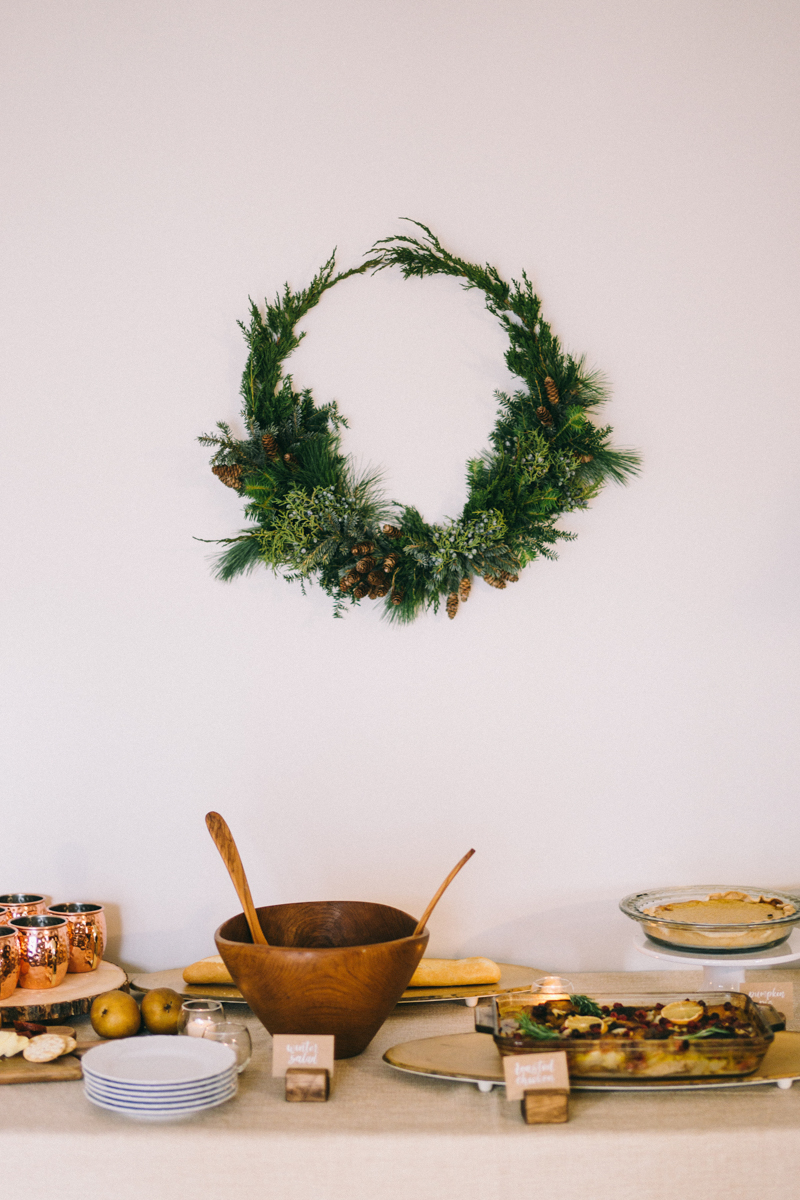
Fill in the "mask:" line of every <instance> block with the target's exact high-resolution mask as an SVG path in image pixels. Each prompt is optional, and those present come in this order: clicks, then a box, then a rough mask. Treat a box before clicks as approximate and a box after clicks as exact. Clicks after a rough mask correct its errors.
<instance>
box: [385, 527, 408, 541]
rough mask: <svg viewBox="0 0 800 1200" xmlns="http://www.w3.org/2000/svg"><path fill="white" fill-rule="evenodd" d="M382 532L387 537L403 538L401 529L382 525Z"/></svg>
mask: <svg viewBox="0 0 800 1200" xmlns="http://www.w3.org/2000/svg"><path fill="white" fill-rule="evenodd" d="M383 532H384V533H385V534H386V536H387V537H390V538H399V537H402V536H403V531H402V529H398V528H397V526H396V525H384V527H383Z"/></svg>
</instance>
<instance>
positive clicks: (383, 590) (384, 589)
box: [375, 583, 389, 596]
mask: <svg viewBox="0 0 800 1200" xmlns="http://www.w3.org/2000/svg"><path fill="white" fill-rule="evenodd" d="M375 590H376V591H377V593H378V595H379V596H388V595H389V584H388V583H382V584H381V586H380V587H379V588H376V589H375Z"/></svg>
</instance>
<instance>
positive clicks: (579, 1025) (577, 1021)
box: [564, 1013, 608, 1033]
mask: <svg viewBox="0 0 800 1200" xmlns="http://www.w3.org/2000/svg"><path fill="white" fill-rule="evenodd" d="M593 1025H596V1026H597V1027H598V1028H599V1030H600V1032H601V1033H605V1031H606V1029H608V1021H605V1020H603V1019H601V1018H600V1017H591V1016H590V1017H582V1016H579V1015H578V1014H577V1013H575V1014H574V1015H573V1016H571V1017H567V1019H566V1021H565V1022H564V1029H577V1030H578V1032H579V1033H588V1031H589V1030H590V1029H591V1028H592V1026H593Z"/></svg>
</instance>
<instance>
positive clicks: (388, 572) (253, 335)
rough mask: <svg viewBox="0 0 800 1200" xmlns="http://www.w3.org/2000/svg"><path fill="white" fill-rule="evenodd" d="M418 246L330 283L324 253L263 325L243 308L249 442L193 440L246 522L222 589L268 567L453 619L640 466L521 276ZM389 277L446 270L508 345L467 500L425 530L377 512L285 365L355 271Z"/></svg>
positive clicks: (434, 243) (382, 256)
mask: <svg viewBox="0 0 800 1200" xmlns="http://www.w3.org/2000/svg"><path fill="white" fill-rule="evenodd" d="M412 224H414V225H416V226H417V228H418V229H419V230H421V232H422V235H423V236H421V237H410V236H402V235H396V236H393V237H388V238H382V239H381V240H380V241H378V242H376V243H375V245H374V246H373V247H372V250H371V251H370V252H369V255H370V257H369V258H368V259H367V261H365V262H364V263H362V264H361V266H357V267H353V268H351V269H350V270H349V271H342V272H340V273H336V269H335V267H336V259H335V252H334V254H332V255H331V257H330V258H329V259H328V261H327V262H326V263H325V264H324V266H323V267H322V268H321V269H320V271H319V272H318V273H317V274H316V275H315V276H314V278H313V279H312V281H311V283H310V284H309V286H308V287H307V288H305V289H303V290H302V291H297V292H295V291H293V290H292V289H291V288H290V287H289V284H288V283H287V284H286V285H285V287H284V289H283V293H282V294H281V293H279V294H278V295H277V296H276V298H275V301H274V302H273V303H272V304H270V303H268V302H265V306H264V311H263V314H262V312H261V310H260V309H259V308H258V307H257V306H256V305H255V304H254V303H253V301H252V300H251V301H250V323H249V325H245V324H243V323H242V322H241V321H240V322H239V326H240V328H241V330H242V332H243V333H244V336H245V338H246V340H247V345H248V348H249V354H248V358H247V364H246V366H245V370H244V375H243V377H242V387H241V395H242V398H243V400H244V408H243V411H242V417H243V420H244V423H245V426H246V429H247V436H246V437H245V438H242V439H240V438H237V437H235V436H234V434H233V433H232V431H231V428H230V426H229V425H227V424H225V422H223V421H220V422H218V424H217V430H218V432H216V433H213V434H204V435H203V436H202V437H200V439H199V441H200V442H202V443H203V445H206V446H213V447H215V452H214V454H213V456H212V459H211V463H212V470H213V472H214V474H215V475H216V476H217V477H218V478H219V479H220V480H221V481H222V483H224V484H226V485H227V486H228V487H231V488H234V489H235V490H236V491H237V492H238V493H239V495H240V496H242V497H243V498H244V500H245V502H246V503H245V514H246V516H247V518H248V519H249V521H250V522H251V524H250V525H248V527H247V528H245V529H243V530H242V531H241V532H240V533H239V534H237V535H236V536H235V537H231V538H223V539H221V540H220V542H218V544H222V545H224V547H225V549H224V550H223V551H222V552H221V553H220V554H219V556H218V558H217V560H216V565H215V573H216V575H217V577H218V578H219V579H222V580H230V579H232V578H234V576H236V575H239V574H241V573H243V572H247V571H250V570H252V569H253V567H255V566H256V565H257V564H258V563H264V564H266V565H267V566H269V567H271V568H272V569H273V571H274V572H275V573H281V574H282V575H283V576H284V578H285V579H288V580H300V581H301V583H303V582H305V581H308V580H312V579H314V578H316V579H317V580H318V582H319V584H320V585H321V587H322V588H323V589H324V591H326V592H327V593H328V595H330V596H332V597H333V599H334V610H335V615H336V616H340V615H341V614H342V612H343V609H344V607H345V605H346V604H348V603H350V604H359V603H360V602H361V601H362V600H364V599H367V598H368V599H370V600H383V601H384V605H385V611H386V613H387V615H389V616H390V617H391V618H392V619H394V620H398V621H403V622H408V621H413V620H414V618H415V617H417V616H418V615H419V613H421V612H422V611H423V610H425V609H428V608H432V609H433V610H434V611H438V608H439V605H440V603H441V602H442V601H443V600H444V602H445V606H446V611H447V615H448V616H449V617H451V618H452V617H454V616H455V615H456V612H457V610H458V607H459V604H460V603H461V602H463V601H465V600H466V599H467V597H468V596H469V593H470V589H471V587H472V581H473V579H474V577H475V576H476V575H479V576H482V577H483V579H485V580H486V582H487V583H489V584H491V586H492V587H494V588H505V587H506V585H507V584H509V583H513V582H515V581H516V580H517V579H518V578H519V573H520V571H521V570H522V568H523V567H525V566H526V565H527V564H528V563H530V562H532V561H533V560H534V559H537V558H540V557H543V558H555V557H556V555H555V551H554V545H555V543H556V542H558V541H559V540H567V539H572V538H574V537H575V536H576V535H575V534H572V533H567V532H565V531H563V530H561V529H557V528H556V522H557V521H558V520H559V518H560V517H562V516H563V515H564V514H565V513H569V512H574V511H575V510H576V509H582V508H586V507H588V504H589V501H590V500H591V499H592V498H593V497H594V496H596V495H597V493H598V492H599V491H600V489H601V487H602V486H603V484H604V483H605V482H606V481H607V480H608V479H613V480H615V481H616V482H618V483H624V482H626V480H627V479H628V477H629V476H631V475H632V474H635V473H636V472H637V470H638V468H639V456H638V455H637V454H636V453H635V452H633V451H631V450H617V449H614V448H612V446H611V445H610V437H611V432H612V430H611V427H610V426H598V425H595V424H593V422H592V421H591V419H590V416H591V414H592V413H593V412H594V411H595V410H596V409H597V408H598V407H599V406H600V405H601V404H602V403H604V401H605V400H606V399H607V388H606V386H605V384H604V381H603V380H602V378H601V377H600V376H599V375H598V374H597V373H596V372H590V371H587V370H586V369H585V367H584V361H583V359H578V360H576V359H573V358H572V357H571V356H570V355H569V354H566V353H565V352H564V351H563V350H562V348H561V345H560V343H559V340H558V338H557V337H555V336H554V335H553V333H552V332H551V330H550V326H549V325H548V324H547V323H546V322H545V321H544V320H543V319H542V316H541V302H540V300H539V297H538V296H537V295H536V294H535V293H534V291H533V287H532V285H531V282H530V280H529V279H528V276H527V275H526V274H525V272H524V271H523V273H522V282H521V283H519V282H517V281H516V280H513V279H512V281H511V283H510V284H508V283H506V282H505V281H504V280H503V279H501V277H500V275H499V274H498V272H497V271H496V270H495V268H494V267H492V266H490V265H488V264H487V265H486V266H477V265H476V264H474V263H469V262H465V261H464V260H463V259H461V258H457V257H456V256H455V255H453V254H451V253H450V252H449V251H448V250H445V248H444V247H443V246H442V245H441V243H440V242H439V240H438V238H437V237H436V236H435V235H434V234H433V233H432V232H431V230H430V229H429V228H428V227H427V225H423V224H421V223H420V222H417V221H415V222H412ZM385 267H399V268H400V270H401V272H402V274H403V277H404V278H405V279H408V278H410V277H411V276H420V277H422V276H424V275H453V276H455V277H456V278H457V279H460V280H461V281H462V286H463V287H465V288H478V289H479V290H480V291H482V292H483V293H484V296H485V298H486V301H485V302H486V308H487V309H488V310H489V312H490V313H492V314H493V316H495V317H496V318H497V319H498V321H499V322H500V324H501V326H502V327H503V329H504V330H505V333H506V334H507V336H508V341H509V347H508V350H507V351H506V354H505V360H506V363H507V364H508V367H509V370H510V371H511V372H512V373H513V374H514V375H516V376H517V377H518V378H519V379H520V380H521V382H522V385H523V386H522V387H521V388H520V390H519V391H516V392H514V394H513V395H507V394H506V393H505V392H496V393H495V394H496V397H497V400H498V404H499V414H498V417H497V421H496V423H495V426H494V429H493V430H492V432H491V434H490V436H489V441H490V444H491V445H490V448H489V449H487V450H485V451H483V453H481V454H480V455H478V457H477V458H473V459H471V460H470V461H469V462H468V463H467V501H466V504H465V505H464V509H463V511H462V513H461V515H460V516H458V517H455V518H452V519H448V520H445V521H443V522H441V523H440V524H437V525H431V524H429V523H428V522H427V521H425V520H424V518H423V517H422V516H421V514H420V513H419V512H418V511H417V509H415V508H412V507H409V506H406V505H402V504H399V503H398V502H396V501H393V502H387V501H386V500H385V499H384V498H383V497H382V495H381V494H380V491H379V488H378V483H379V480H378V477H377V476H375V475H361V476H359V475H357V474H356V473H355V471H354V468H353V466H352V464H351V462H350V461H349V460H348V458H346V457H345V456H344V455H343V454H342V452H341V448H340V443H341V434H340V430H341V428H342V427H345V428H346V427H347V421H346V420H345V418H344V417H343V416H342V415H341V413H340V412H339V410H338V407H337V405H336V403H335V402H333V403H331V404H325V405H323V406H322V407H318V406H317V405H316V404H315V403H314V400H313V398H312V395H311V392H310V390H308V389H306V390H304V391H300V392H298V391H296V390H295V387H294V382H293V380H292V376H291V375H289V374H287V373H285V372H284V363H285V362H286V359H287V358H288V357H289V356H290V355H291V353H292V352H293V351H294V350H295V349H296V348H297V346H298V345H299V344H300V341H301V339H302V338H303V337H304V336H305V334H304V333H298V332H297V331H296V327H297V324H298V322H299V321H300V320H301V319H302V318H303V317H304V316H305V315H306V313H308V312H309V311H310V310H311V309H312V308H313V307H314V306H315V305H316V304H318V303H319V301H320V299H321V298H322V296H323V295H324V293H325V292H326V291H328V290H329V289H330V288H332V287H335V286H336V284H337V283H340V282H341V281H342V280H343V279H349V278H350V276H352V275H363V274H365V273H366V272H368V271H371V272H373V273H374V272H377V271H381V270H383V269H384V268H385Z"/></svg>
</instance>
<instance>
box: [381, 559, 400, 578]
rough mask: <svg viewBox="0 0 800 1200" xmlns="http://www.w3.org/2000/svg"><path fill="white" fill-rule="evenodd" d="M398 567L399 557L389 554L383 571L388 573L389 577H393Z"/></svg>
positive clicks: (384, 562)
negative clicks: (392, 574) (393, 572)
mask: <svg viewBox="0 0 800 1200" xmlns="http://www.w3.org/2000/svg"><path fill="white" fill-rule="evenodd" d="M396 566H397V555H396V554H387V555H386V558H385V559H384V560H383V569H384V571H385V572H386V573H387V575H391V573H392V571H393V570H394V569H395V567H396Z"/></svg>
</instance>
